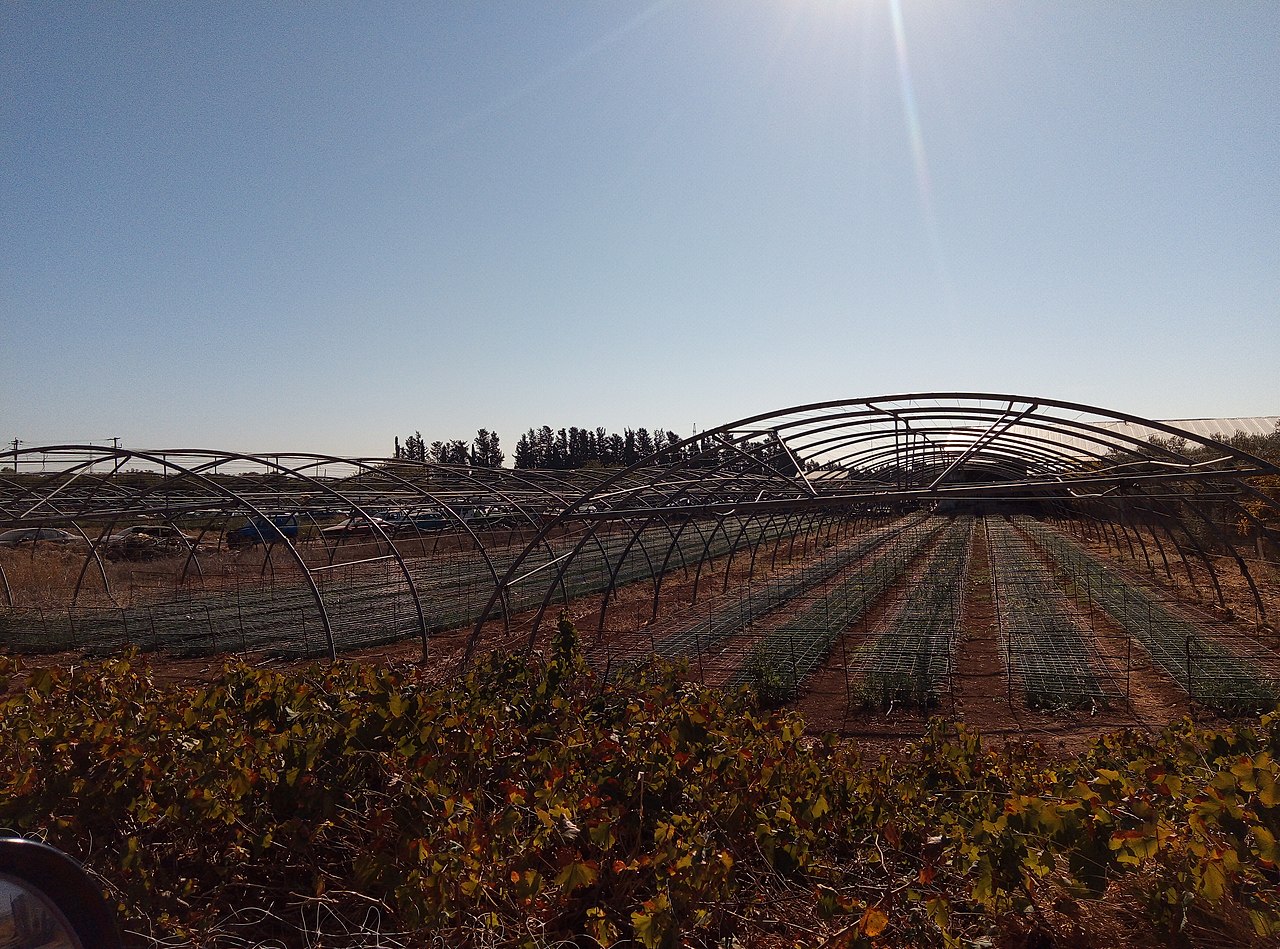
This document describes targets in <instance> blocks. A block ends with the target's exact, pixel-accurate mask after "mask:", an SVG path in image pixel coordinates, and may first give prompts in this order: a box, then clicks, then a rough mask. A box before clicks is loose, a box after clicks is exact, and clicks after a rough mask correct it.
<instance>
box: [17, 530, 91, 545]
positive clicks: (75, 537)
mask: <svg viewBox="0 0 1280 949" xmlns="http://www.w3.org/2000/svg"><path fill="white" fill-rule="evenodd" d="M83 540H84V538H83V537H81V536H80V535H79V534H73V533H71V532H70V531H64V530H62V529H61V528H57V527H15V528H14V529H13V530H7V531H4V532H3V533H0V547H25V546H26V545H27V544H30V545H31V546H33V547H34V546H35V545H37V544H57V545H58V546H62V545H65V544H76V543H80V542H82V541H83Z"/></svg>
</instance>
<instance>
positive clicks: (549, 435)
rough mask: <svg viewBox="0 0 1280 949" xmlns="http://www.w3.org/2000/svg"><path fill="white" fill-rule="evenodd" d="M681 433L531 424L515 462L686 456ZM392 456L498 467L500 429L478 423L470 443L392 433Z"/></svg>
mask: <svg viewBox="0 0 1280 949" xmlns="http://www.w3.org/2000/svg"><path fill="white" fill-rule="evenodd" d="M680 441H681V439H680V436H679V435H677V434H676V433H675V432H672V431H663V430H662V429H657V428H655V429H654V430H653V431H650V430H649V429H647V428H634V429H633V428H626V429H623V430H622V432H621V433H619V432H610V431H609V430H608V429H605V428H579V427H577V426H576V425H571V426H569V427H568V428H561V429H553V428H552V427H551V426H549V425H543V426H542V427H541V428H531V429H529V430H528V431H527V432H525V433H524V434H523V435H521V436H520V440H519V441H518V442H516V447H515V458H514V459H513V461H514V465H515V467H516V468H550V469H555V470H566V469H571V468H589V467H599V468H623V467H626V466H627V465H632V464H635V463H636V462H637V461H639V460H640V459H642V458H648V457H649V456H650V455H654V454H656V455H657V456H658V460H659V461H661V462H664V463H672V462H678V461H685V460H687V459H688V458H689V451H688V449H687V448H685V449H677V448H676V447H675V446H676V445H678V444H679V443H680ZM395 457H396V458H398V459H403V460H405V461H430V462H435V463H436V464H440V465H466V466H470V467H472V468H501V467H502V464H503V462H505V461H506V455H505V454H504V453H503V451H502V448H501V445H500V441H499V438H498V433H497V432H493V431H490V430H489V429H487V428H482V429H480V431H478V432H477V433H476V437H475V438H474V439H473V440H472V441H471V442H470V443H468V442H467V441H466V440H465V439H458V438H455V439H447V440H444V441H433V442H431V443H429V444H428V443H427V441H426V439H424V438H423V437H422V433H421V432H414V433H413V434H412V435H409V436H407V437H405V438H404V439H401V438H400V437H399V436H396V439H395Z"/></svg>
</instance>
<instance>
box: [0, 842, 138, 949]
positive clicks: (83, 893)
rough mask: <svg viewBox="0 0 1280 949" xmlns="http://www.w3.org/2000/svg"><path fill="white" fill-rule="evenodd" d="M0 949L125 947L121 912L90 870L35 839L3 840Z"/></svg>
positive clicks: (0, 879) (0, 887) (0, 880)
mask: <svg viewBox="0 0 1280 949" xmlns="http://www.w3.org/2000/svg"><path fill="white" fill-rule="evenodd" d="M0 946H4V947H6V949H9V947H12V949H120V947H121V943H120V933H119V929H118V928H117V927H116V921H115V914H114V913H112V911H111V907H110V906H108V905H107V901H106V900H105V899H103V897H102V891H101V890H100V889H99V888H98V887H97V885H96V884H94V882H93V880H92V879H91V878H90V877H89V874H88V873H86V872H85V869H84V867H82V866H81V865H80V864H79V863H77V862H76V861H75V860H73V859H72V858H71V857H69V856H67V855H66V854H65V853H63V852H62V851H60V850H55V849H54V848H53V847H50V846H48V845H47V844H42V843H40V842H38V841H35V840H23V839H21V838H6V839H0Z"/></svg>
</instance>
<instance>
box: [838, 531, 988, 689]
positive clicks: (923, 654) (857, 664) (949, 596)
mask: <svg viewBox="0 0 1280 949" xmlns="http://www.w3.org/2000/svg"><path fill="white" fill-rule="evenodd" d="M972 532H973V519H972V518H971V517H963V518H957V519H956V520H955V521H953V522H952V523H951V525H950V526H949V527H948V528H947V530H946V533H944V534H943V536H942V539H941V540H940V541H939V542H938V544H937V545H936V546H935V547H934V549H933V551H932V552H931V553H930V555H929V558H928V560H927V561H926V563H925V565H924V571H923V575H922V576H921V577H920V579H919V581H918V582H916V583H913V584H912V585H911V587H910V589H909V590H908V592H907V598H906V601H905V602H904V603H903V605H902V608H901V610H899V612H898V614H897V616H896V617H895V618H894V620H893V622H892V623H891V624H890V625H889V627H888V628H887V629H886V630H885V631H884V632H882V633H881V634H880V635H879V636H877V637H876V638H875V639H874V640H873V641H871V642H868V643H866V644H864V645H863V646H862V647H861V648H860V649H859V650H858V651H857V652H856V653H855V654H854V656H853V657H852V658H851V660H850V665H851V666H852V667H853V668H854V669H855V670H858V671H859V672H861V677H860V679H859V680H858V681H856V682H854V683H853V690H854V694H855V695H856V696H857V697H858V698H859V699H860V700H861V701H863V702H865V703H867V704H871V705H876V706H879V707H882V708H885V707H888V706H889V705H892V704H899V705H916V706H930V705H933V704H934V703H935V702H936V701H937V698H938V694H939V691H940V689H941V688H942V686H943V685H944V683H947V682H949V681H950V676H951V672H952V657H953V655H954V653H955V643H956V636H957V631H958V629H959V623H960V609H961V602H962V600H963V597H964V578H965V574H966V573H967V570H968V562H969V558H968V554H969V550H970V535H971V534H972Z"/></svg>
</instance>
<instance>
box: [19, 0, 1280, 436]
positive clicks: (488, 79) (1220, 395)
mask: <svg viewBox="0 0 1280 949" xmlns="http://www.w3.org/2000/svg"><path fill="white" fill-rule="evenodd" d="M0 89H2V90H3V93H2V94H0V117H2V121H3V135H2V136H0V156H2V157H3V175H2V176H0V218H2V219H3V228H2V229H0V235H2V236H0V241H2V242H3V243H2V244H0V342H2V343H3V345H2V346H0V440H3V441H5V442H8V441H11V440H12V439H14V438H19V439H22V440H23V441H24V442H25V443H27V444H28V445H39V444H45V443H50V442H65V441H97V442H101V441H104V440H109V439H110V438H111V437H112V436H118V437H119V438H121V440H122V442H123V443H124V444H125V445H126V446H130V447H136V448H177V447H203V448H221V449H229V450H242V451H262V450H276V451H290V450H292V451H321V452H332V453H336V454H352V455H379V454H389V453H390V451H391V446H392V439H393V438H394V437H395V436H396V435H399V436H401V437H403V436H405V435H407V434H410V433H412V432H413V431H415V430H420V431H421V432H422V434H423V436H424V437H425V438H426V439H427V440H428V441H432V440H435V439H445V438H467V439H470V438H471V437H472V436H473V435H474V434H475V431H476V429H478V428H480V427H482V426H483V427H486V428H491V429H496V430H497V431H498V432H499V433H500V434H501V436H502V444H503V448H504V450H505V451H506V453H507V456H508V459H510V457H511V455H512V452H513V447H514V444H515V440H516V438H517V437H518V436H519V435H520V433H521V432H523V431H525V430H526V429H528V428H530V427H537V426H540V425H544V424H546V425H551V426H553V427H557V428H559V427H567V426H569V425H582V426H593V427H594V426H597V425H603V426H605V427H607V428H610V429H611V430H621V429H622V428H623V427H626V426H630V427H637V426H646V427H649V428H654V427H658V426H661V427H662V428H664V429H673V430H675V431H677V432H678V433H680V434H681V435H687V434H689V433H690V431H691V429H692V427H693V425H695V424H696V425H697V426H698V428H699V429H704V428H709V427H712V426H714V425H719V424H722V423H724V422H728V421H731V420H733V419H736V418H741V417H744V416H748V415H752V414H755V413H757V412H763V411H767V410H769V409H772V408H782V407H785V406H791V405H797V404H801V403H807V402H813V401H819V400H825V399H838V398H843V397H849V398H853V397H864V396H873V395H877V394H890V393H902V392H910V391H935V390H951V389H959V390H970V391H991V392H1013V393H1025V394H1031V395H1039V396H1044V397H1049V398H1057V399H1064V400H1071V401H1079V402H1085V403H1091V404H1094V405H1100V406H1104V407H1108V408H1113V409H1116V410H1118V411H1122V412H1131V413H1135V414H1139V415H1146V416H1151V417H1157V418H1189V417H1203V416H1238V415H1274V414H1280V383H1278V382H1277V367H1280V240H1278V235H1280V174H1278V173H1277V172H1278V169H1280V94H1278V92H1280V4H1277V3H1274V2H1270V0H1266V2H1262V0H1259V2H1239V3H1231V4H1215V3H1207V2H1198V3H1178V2H1167V3H1160V4H1145V3H1143V4H1115V3H1108V2H1102V0H1097V2H1078V3H1059V2H1018V0H1009V2H1006V0H998V2H997V0H964V2H959V0H950V2H943V0H843V2H842V0H771V2H764V0H696V2H695V0H658V2H636V3H622V2H603V0H601V2H536V0H531V2H527V3H506V2H474V3H464V2H413V3H404V4H390V3H369V4H356V3H349V4H330V3H315V4H290V3H254V4H248V3H230V4H209V3H172V4H168V3H166V4H118V3H110V4H101V3H90V2H86V3H77V4H47V3H36V2H14V3H8V4H5V5H4V7H3V8H2V9H0Z"/></svg>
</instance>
